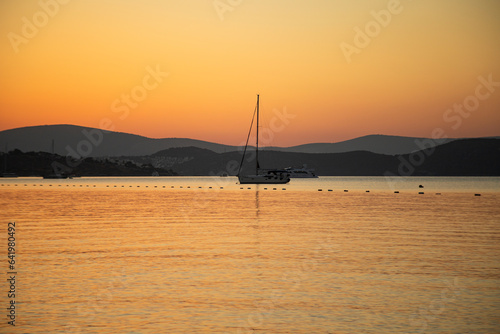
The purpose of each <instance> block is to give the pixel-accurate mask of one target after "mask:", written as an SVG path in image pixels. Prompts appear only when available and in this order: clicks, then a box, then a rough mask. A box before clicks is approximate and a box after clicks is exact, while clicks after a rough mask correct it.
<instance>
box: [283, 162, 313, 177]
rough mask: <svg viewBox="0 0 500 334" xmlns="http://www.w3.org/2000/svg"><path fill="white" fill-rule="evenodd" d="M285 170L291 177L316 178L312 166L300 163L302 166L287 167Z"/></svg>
mask: <svg viewBox="0 0 500 334" xmlns="http://www.w3.org/2000/svg"><path fill="white" fill-rule="evenodd" d="M285 171H286V172H287V173H289V174H290V177H291V178H317V177H318V175H316V171H315V170H314V169H312V168H307V165H305V164H304V165H302V168H295V167H287V168H285Z"/></svg>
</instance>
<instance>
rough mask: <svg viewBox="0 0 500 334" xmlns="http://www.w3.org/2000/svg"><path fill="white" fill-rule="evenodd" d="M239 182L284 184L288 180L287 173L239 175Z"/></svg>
mask: <svg viewBox="0 0 500 334" xmlns="http://www.w3.org/2000/svg"><path fill="white" fill-rule="evenodd" d="M238 179H239V181H240V184H285V183H288V182H290V176H289V175H288V174H274V175H270V174H269V175H268V174H265V175H240V176H238Z"/></svg>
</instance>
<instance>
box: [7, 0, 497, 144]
mask: <svg viewBox="0 0 500 334" xmlns="http://www.w3.org/2000/svg"><path fill="white" fill-rule="evenodd" d="M499 17H500V1H498V0H439V1H436V0H413V1H411V0H401V1H397V0H383V1H378V0H353V1H348V0H342V1H340V0H310V1H299V0H215V1H214V0H141V1H139V0H64V1H63V0H40V1H31V0H23V1H19V0H2V1H1V2H0V33H1V36H2V37H1V39H0V54H1V58H0V59H1V61H0V75H1V76H0V130H5V129H11V128H16V127H23V126H32V125H44V124H74V125H81V126H88V127H102V126H103V124H104V123H106V122H107V123H108V124H111V125H112V126H113V128H114V130H115V131H121V132H128V133H133V134H139V135H144V136H147V137H153V138H166V137H184V138H194V139H201V140H207V141H213V142H218V143H223V144H231V145H238V144H240V143H241V142H242V141H244V140H245V139H246V135H247V131H248V127H249V125H250V121H251V117H252V112H253V110H254V107H255V103H256V95H257V94H260V99H261V112H262V120H263V121H262V124H261V125H262V126H263V127H267V128H268V129H271V131H272V132H273V133H272V140H270V141H268V143H267V144H269V145H273V146H292V145H298V144H304V143H312V142H338V141H342V140H347V139H351V138H355V137H359V136H363V135H369V134H388V135H403V136H420V137H431V136H432V133H433V131H434V129H436V128H441V129H442V130H443V133H444V134H445V135H446V136H448V137H480V136H498V135H500V61H499V60H500V20H499ZM479 78H482V79H479ZM488 81H489V82H490V83H489V84H488ZM464 103H465V104H466V107H467V108H468V109H465V108H463V109H462V112H461V113H460V112H459V111H457V110H458V109H456V110H448V109H449V108H453V106H454V105H455V104H457V105H459V104H464ZM467 110H470V111H467ZM278 115H280V116H278ZM284 115H285V116H284ZM287 115H288V116H287ZM103 120H106V121H103Z"/></svg>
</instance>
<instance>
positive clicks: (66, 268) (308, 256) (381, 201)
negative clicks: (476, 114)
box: [0, 177, 500, 333]
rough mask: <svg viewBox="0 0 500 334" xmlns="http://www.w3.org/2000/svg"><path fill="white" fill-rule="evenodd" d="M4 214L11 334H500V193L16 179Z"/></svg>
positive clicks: (375, 185) (360, 183)
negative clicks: (11, 240) (11, 245)
mask: <svg viewBox="0 0 500 334" xmlns="http://www.w3.org/2000/svg"><path fill="white" fill-rule="evenodd" d="M420 185H422V186H423V188H421V187H419V186H420ZM420 192H421V193H422V194H419V193H420ZM478 195H480V196H478ZM0 207H1V211H0V217H1V224H2V229H1V232H0V244H1V245H2V246H1V251H0V256H1V257H2V259H1V261H0V270H1V272H2V274H3V277H2V282H3V283H2V285H1V286H2V287H1V289H0V290H1V291H2V292H1V293H0V304H1V305H0V309H1V310H2V311H0V313H1V314H0V316H1V317H0V318H1V319H2V320H1V323H0V332H2V333H500V325H499V324H500V290H499V288H500V178H420V177H418V178H417V177H414V178H398V179H395V178H392V179H387V178H383V177H379V178H377V177H369V178H356V177H350V178H342V177H322V178H319V179H293V180H292V182H291V183H290V184H287V185H259V186H255V185H244V186H242V185H239V184H236V179H235V178H233V177H227V178H222V177H221V178H215V177H214V178H204V177H199V178H188V177H156V178H155V177H148V178H75V179H71V180H43V179H37V178H18V179H0ZM9 222H15V253H16V257H15V259H16V263H15V264H14V268H13V269H12V268H11V269H9V263H8V246H7V245H8V237H9V235H8V224H9ZM8 272H15V274H8ZM11 276H15V284H14V285H15V297H9V293H8V291H9V289H10V288H12V287H11V286H10V284H11V282H8V281H7V280H8V279H9V278H10V277H11ZM13 300H14V301H15V306H16V308H15V316H16V318H15V325H16V326H15V327H13V326H11V325H9V324H8V321H10V320H9V318H8V317H7V316H8V315H9V312H10V311H9V310H7V308H8V307H9V306H10V304H9V303H10V302H11V301H13Z"/></svg>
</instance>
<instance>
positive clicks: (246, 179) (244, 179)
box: [238, 95, 290, 184]
mask: <svg viewBox="0 0 500 334" xmlns="http://www.w3.org/2000/svg"><path fill="white" fill-rule="evenodd" d="M255 116H257V128H256V132H257V139H256V142H255V174H251V175H241V168H242V166H243V161H244V159H245V153H246V151H247V147H248V141H249V139H250V134H251V132H252V126H253V121H254V119H255ZM238 180H239V181H240V184H284V183H288V182H290V175H289V173H288V172H287V171H284V170H278V169H266V170H263V169H260V166H259V95H257V106H256V107H255V110H254V115H253V117H252V122H251V123H250V130H249V131H248V137H247V142H246V144H245V150H244V151H243V157H242V158H241V163H240V168H239V170H238Z"/></svg>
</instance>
